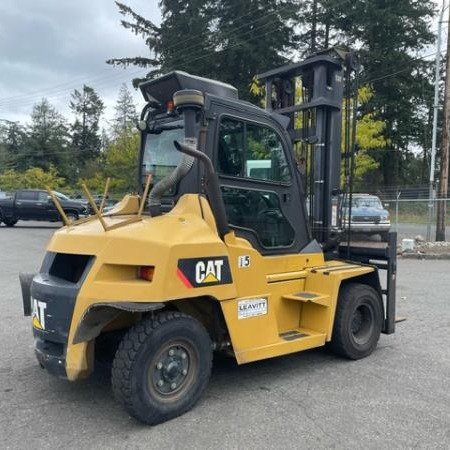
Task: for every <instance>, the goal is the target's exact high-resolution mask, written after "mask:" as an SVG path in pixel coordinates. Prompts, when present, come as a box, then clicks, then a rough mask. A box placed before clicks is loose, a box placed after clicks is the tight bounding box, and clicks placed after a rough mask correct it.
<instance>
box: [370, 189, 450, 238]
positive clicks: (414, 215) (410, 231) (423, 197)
mask: <svg viewBox="0 0 450 450" xmlns="http://www.w3.org/2000/svg"><path fill="white" fill-rule="evenodd" d="M368 191H369V192H370V193H372V194H375V195H377V196H378V197H380V199H381V200H382V202H383V204H384V206H385V208H386V209H387V210H388V211H389V213H390V217H391V224H392V230H393V231H397V233H398V237H399V240H401V239H403V238H415V237H416V236H417V235H420V236H422V237H423V238H425V239H426V240H428V241H431V242H434V241H435V239H436V222H437V210H438V205H441V207H442V206H445V210H446V216H445V225H446V234H445V237H446V240H450V196H448V197H449V198H436V195H435V194H433V197H434V198H432V199H431V200H430V198H429V196H430V192H429V186H427V185H419V186H395V187H388V188H384V187H383V188H381V187H371V188H369V189H368Z"/></svg>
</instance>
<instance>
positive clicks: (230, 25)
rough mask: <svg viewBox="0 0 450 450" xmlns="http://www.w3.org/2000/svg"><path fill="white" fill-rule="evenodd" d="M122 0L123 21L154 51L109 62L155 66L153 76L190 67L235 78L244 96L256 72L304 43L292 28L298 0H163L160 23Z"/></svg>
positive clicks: (233, 81) (192, 70) (232, 80)
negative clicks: (146, 55)
mask: <svg viewBox="0 0 450 450" xmlns="http://www.w3.org/2000/svg"><path fill="white" fill-rule="evenodd" d="M116 3H117V5H118V7H119V12H120V13H121V14H122V15H124V16H126V17H127V18H129V20H122V22H121V23H122V25H123V26H124V27H125V28H127V29H129V30H130V31H132V32H133V33H135V34H136V35H141V36H142V37H143V38H144V39H145V41H146V44H147V46H148V47H149V49H150V52H151V54H152V55H153V56H152V57H149V58H143V57H134V58H133V57H130V58H117V59H110V60H108V61H107V63H109V64H115V65H122V66H128V65H136V66H139V67H143V68H147V69H150V70H149V72H148V74H147V78H153V77H155V76H157V75H160V74H163V73H166V72H169V71H171V70H175V69H178V70H184V71H187V72H190V73H192V74H196V75H200V76H205V77H211V78H216V79H219V80H222V81H226V82H229V83H231V84H234V85H236V86H237V87H238V88H239V90H240V96H241V98H246V99H249V98H252V94H250V89H249V87H250V84H251V82H252V79H253V77H254V76H255V75H257V73H258V72H261V71H263V70H266V69H270V68H273V67H275V66H277V65H279V64H282V63H285V62H286V55H287V54H288V53H289V52H292V51H293V50H294V49H296V45H297V44H298V42H297V39H296V37H295V35H294V33H293V31H292V30H293V27H294V24H295V18H296V16H297V10H298V5H297V4H296V3H295V1H294V0H247V1H245V2H242V1H240V0H211V1H209V2H204V1H201V0H192V1H187V0H161V2H160V6H161V12H162V23H161V26H159V27H157V26H156V25H155V24H153V23H152V22H151V21H149V20H147V19H145V18H143V17H142V16H139V15H138V14H136V13H135V12H134V11H133V10H132V9H131V8H130V7H128V6H126V5H124V4H122V3H118V2H116ZM135 81H139V80H135Z"/></svg>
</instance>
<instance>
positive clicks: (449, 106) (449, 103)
mask: <svg viewBox="0 0 450 450" xmlns="http://www.w3.org/2000/svg"><path fill="white" fill-rule="evenodd" d="M449 16H450V9H449ZM449 133H450V27H449V30H448V34H447V59H446V64H445V92H444V123H443V133H442V145H441V168H440V172H439V192H438V201H437V220H436V241H445V219H446V216H447V203H446V201H445V200H444V199H446V198H447V192H448V159H449V144H450V139H449V137H450V136H449Z"/></svg>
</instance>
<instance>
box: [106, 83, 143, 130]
mask: <svg viewBox="0 0 450 450" xmlns="http://www.w3.org/2000/svg"><path fill="white" fill-rule="evenodd" d="M114 110H115V115H114V119H113V124H112V131H113V135H114V136H119V135H120V134H121V133H122V132H124V131H127V130H130V129H131V128H133V127H134V126H135V125H136V122H137V119H138V115H137V112H136V105H135V104H134V100H133V96H132V95H131V93H130V91H129V89H128V88H127V85H126V84H125V83H123V84H122V86H121V87H120V91H119V97H118V98H117V102H116V106H115V107H114Z"/></svg>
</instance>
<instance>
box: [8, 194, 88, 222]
mask: <svg viewBox="0 0 450 450" xmlns="http://www.w3.org/2000/svg"><path fill="white" fill-rule="evenodd" d="M55 195H56V196H57V197H58V199H59V201H60V203H61V206H62V208H63V210H64V212H65V213H66V215H67V218H68V219H69V220H77V219H78V218H79V217H83V216H86V215H87V214H88V213H89V210H88V207H87V205H86V203H84V202H80V201H77V200H71V199H70V198H68V197H67V196H65V195H64V194H61V193H60V192H55ZM18 220H42V221H48V222H57V221H59V220H61V217H60V215H59V212H58V210H57V209H56V206H55V205H54V204H53V201H52V199H51V197H50V196H49V195H48V192H47V191H44V190H40V189H23V190H20V191H17V192H16V193H15V194H14V195H13V196H12V197H11V198H5V199H0V223H1V222H3V223H4V224H5V225H6V226H8V227H12V226H14V225H15V224H16V223H17V221H18Z"/></svg>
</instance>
